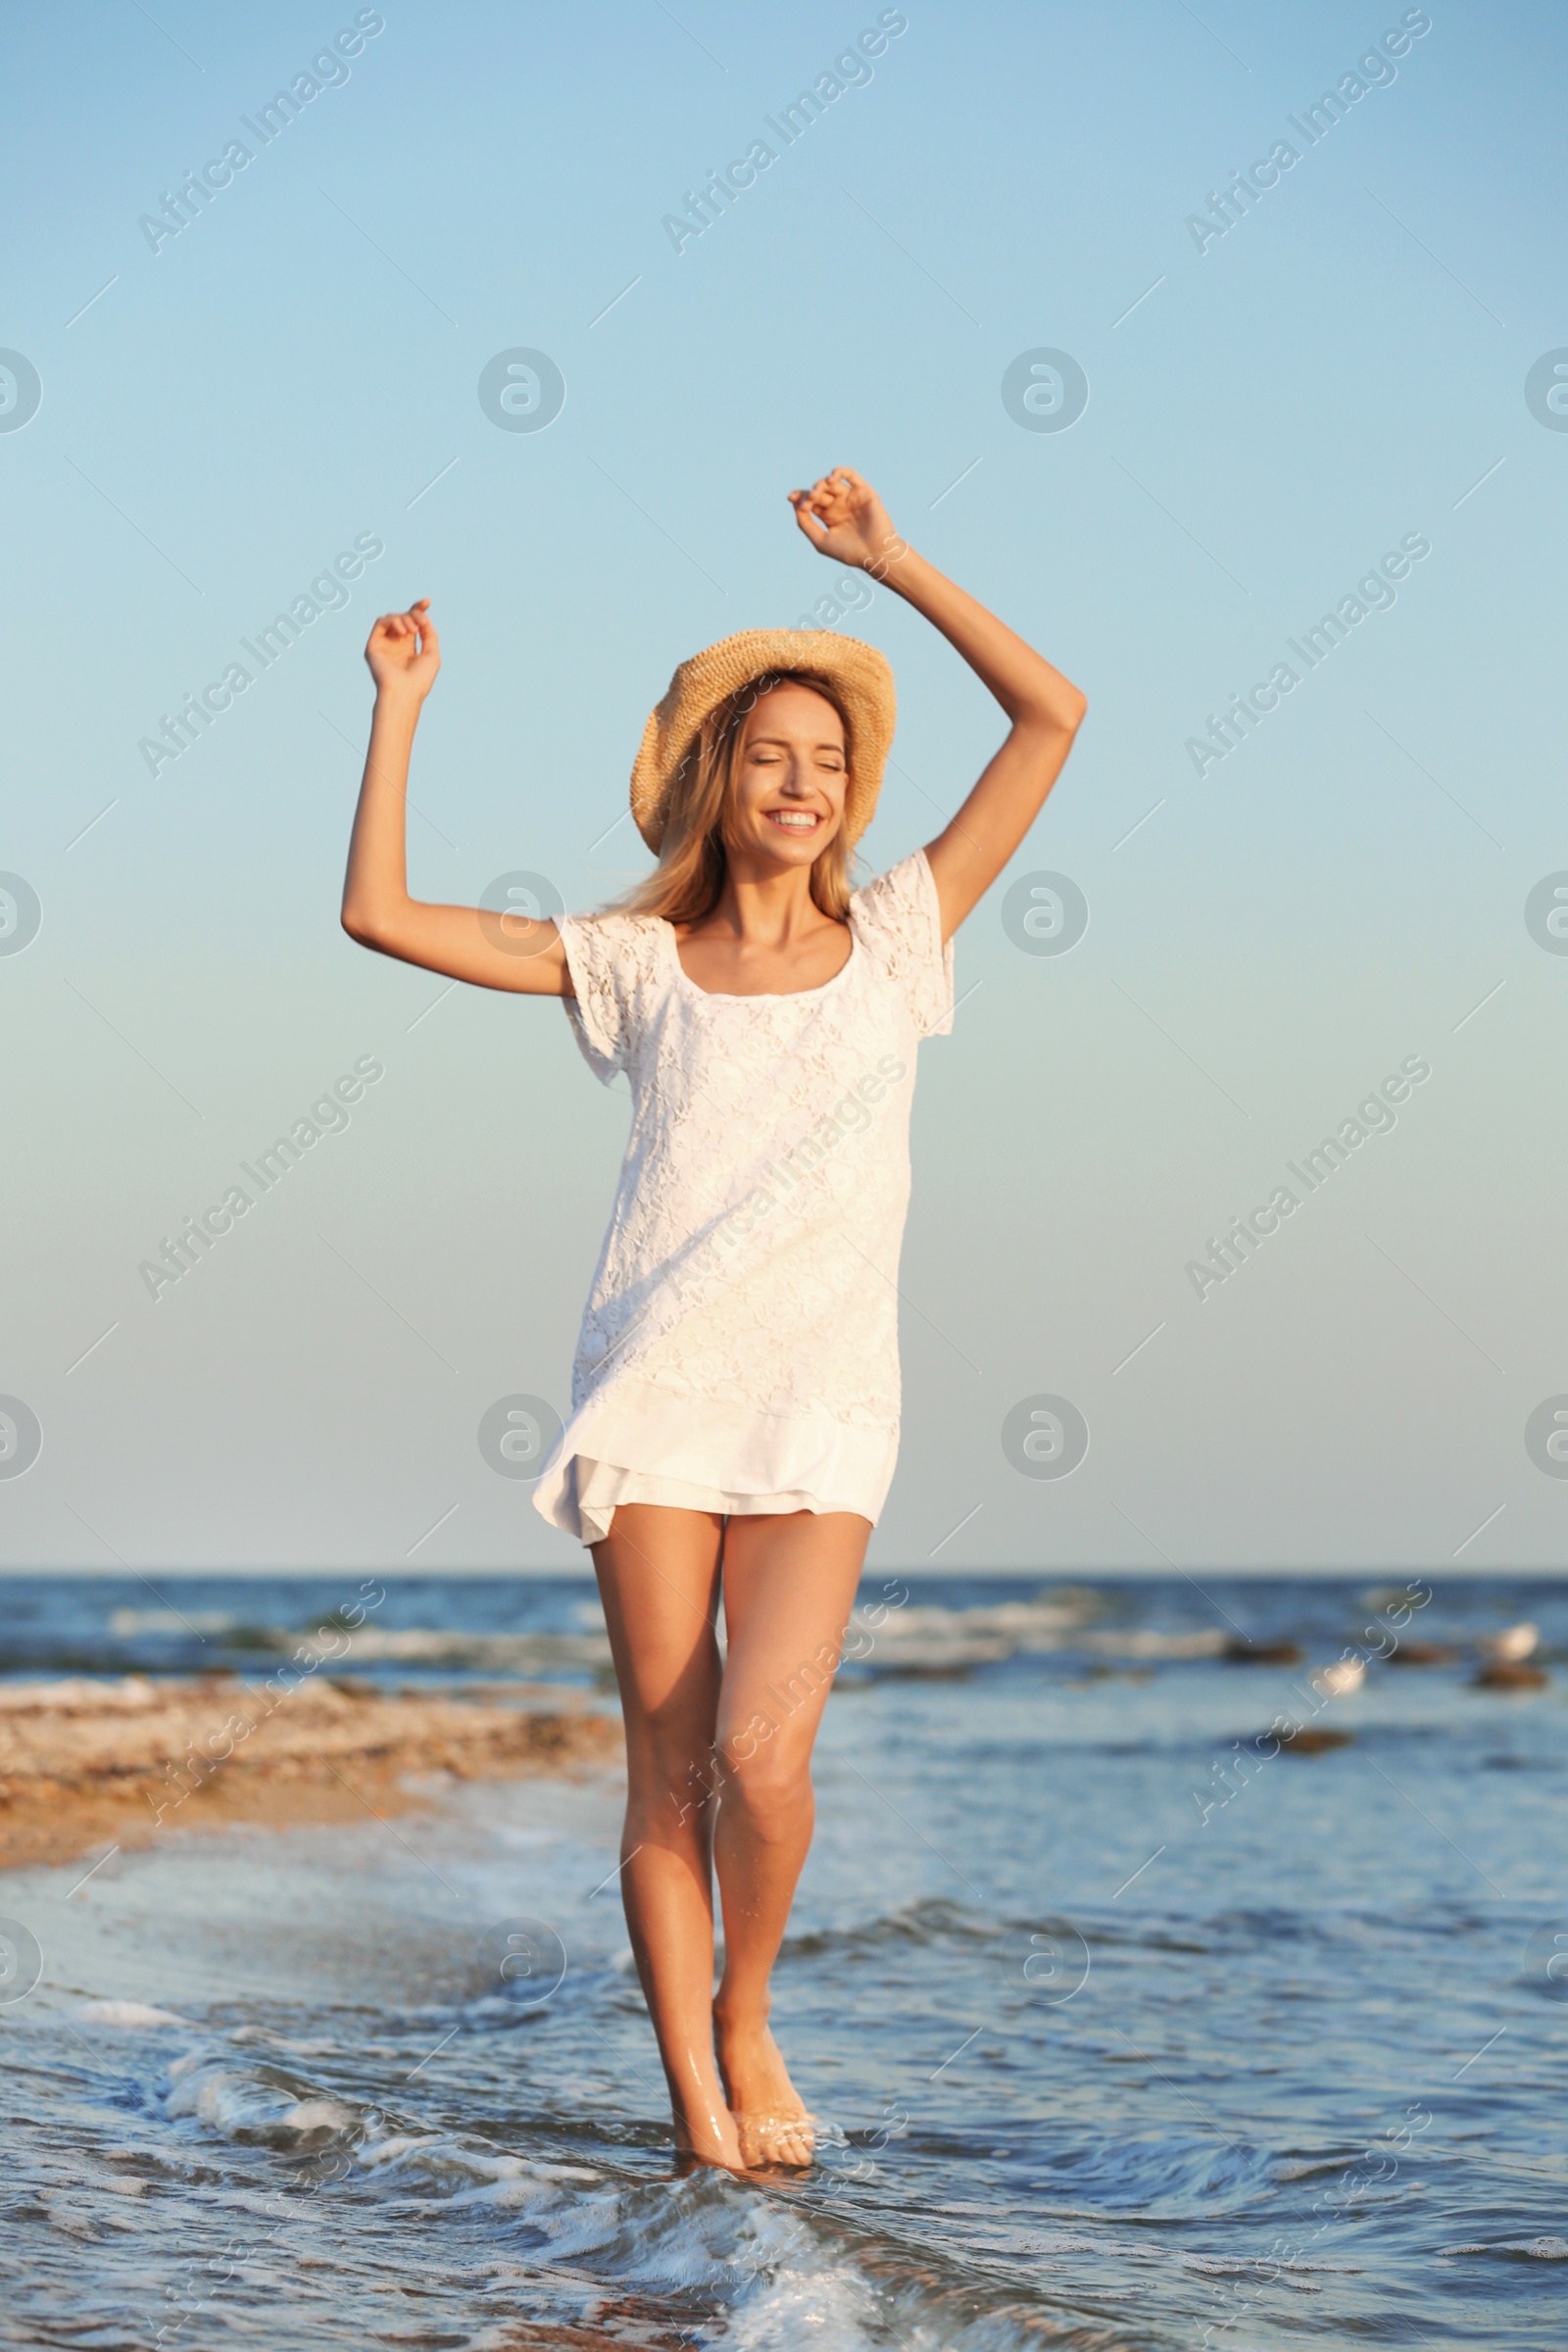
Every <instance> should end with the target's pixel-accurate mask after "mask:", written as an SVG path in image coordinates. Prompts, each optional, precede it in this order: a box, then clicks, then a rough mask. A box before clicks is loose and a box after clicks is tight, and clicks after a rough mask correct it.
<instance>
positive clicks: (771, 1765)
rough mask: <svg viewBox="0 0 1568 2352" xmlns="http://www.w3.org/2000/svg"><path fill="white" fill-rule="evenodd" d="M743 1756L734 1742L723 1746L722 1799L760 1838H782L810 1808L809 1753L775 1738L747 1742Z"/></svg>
mask: <svg viewBox="0 0 1568 2352" xmlns="http://www.w3.org/2000/svg"><path fill="white" fill-rule="evenodd" d="M741 1744H742V1746H743V1747H747V1748H748V1752H747V1753H745V1754H744V1755H737V1754H736V1753H735V1750H734V1743H731V1744H730V1745H728V1746H721V1747H720V1749H719V1756H720V1760H721V1769H722V1787H723V1799H724V1802H725V1804H726V1805H734V1806H736V1807H738V1808H739V1809H740V1810H741V1811H742V1812H743V1813H744V1814H745V1815H746V1817H747V1819H748V1821H749V1822H750V1824H751V1826H752V1828H753V1829H754V1831H755V1832H756V1833H757V1834H758V1835H759V1836H760V1837H764V1838H767V1837H782V1836H783V1835H785V1833H786V1832H787V1831H790V1830H792V1829H794V1828H795V1827H796V1826H797V1825H798V1823H799V1821H800V1818H801V1815H802V1813H803V1812H809V1809H810V1805H811V1801H812V1799H811V1768H810V1761H809V1756H808V1755H807V1754H805V1753H804V1752H802V1751H800V1750H798V1749H797V1748H796V1746H795V1745H794V1743H793V1742H786V1741H784V1740H780V1739H777V1738H774V1739H771V1740H761V1741H759V1742H758V1744H757V1745H756V1746H755V1747H749V1745H748V1743H747V1742H744V1741H743V1742H742V1743H741Z"/></svg>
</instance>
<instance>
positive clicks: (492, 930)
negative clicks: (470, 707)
mask: <svg viewBox="0 0 1568 2352" xmlns="http://www.w3.org/2000/svg"><path fill="white" fill-rule="evenodd" d="M429 603H430V600H429V598H428V597H420V599H419V601H418V603H417V605H412V606H411V607H410V608H409V610H408V612H407V613H383V614H382V615H381V617H380V619H379V620H378V621H377V622H376V624H375V626H374V628H373V629H372V630H371V631H370V642H369V644H368V646H367V647H366V649H365V659H366V661H367V662H368V663H369V665H370V675H371V676H372V677H373V678H374V680H375V711H374V714H373V716H372V718H371V720H370V748H369V750H368V753H367V754H366V758H365V780H364V782H363V783H362V784H361V786H360V805H359V809H357V811H356V813H355V818H354V833H353V838H352V839H351V841H350V843H349V864H348V872H347V874H346V875H345V876H344V880H343V928H344V930H345V931H346V932H347V933H348V935H349V937H350V938H351V939H357V940H358V941H359V943H360V945H361V947H364V948H374V949H375V951H376V952H377V954H378V955H381V956H397V957H398V959H399V960H400V961H401V962H403V963H418V964H423V966H424V967H425V969H426V970H427V971H432V972H445V973H446V974H447V976H448V977H449V978H450V979H453V980H468V981H472V982H473V983H474V985H475V986H476V987H479V988H506V989H512V990H514V991H515V993H516V994H518V995H520V996H529V997H565V996H570V995H571V994H572V988H571V979H570V975H569V974H568V972H567V969H566V956H565V951H564V948H563V947H562V944H561V934H560V932H559V931H558V930H557V929H556V926H555V924H554V923H552V922H549V921H544V922H530V921H529V920H527V919H526V918H525V917H524V916H522V915H517V914H488V913H481V911H480V909H479V908H478V907H434V906H431V905H429V904H428V903H427V902H425V901H424V900H421V899H411V898H410V896H409V881H408V855H407V849H406V846H405V845H406V836H407V830H408V800H407V796H408V787H409V759H410V755H411V754H412V752H413V750H414V732H415V729H416V728H417V725H418V723H419V712H420V711H421V710H422V709H423V707H424V698H425V696H426V695H427V694H428V693H429V691H430V689H431V687H432V686H433V685H434V684H435V680H436V672H437V671H438V670H439V669H440V667H441V648H440V644H439V641H438V640H437V637H436V633H435V630H434V629H433V628H432V627H431V625H430V616H429Z"/></svg>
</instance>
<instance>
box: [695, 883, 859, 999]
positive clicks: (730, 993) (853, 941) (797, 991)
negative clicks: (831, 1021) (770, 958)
mask: <svg viewBox="0 0 1568 2352" xmlns="http://www.w3.org/2000/svg"><path fill="white" fill-rule="evenodd" d="M658 920H659V927H660V929H661V930H662V933H663V935H664V938H665V940H666V941H667V943H668V949H669V958H670V961H671V962H672V963H673V965H674V967H675V979H676V982H677V984H678V985H679V986H681V987H684V988H686V989H689V990H690V992H691V994H692V995H693V996H694V997H706V998H707V999H708V1001H709V1003H710V1004H713V1005H794V1004H798V1003H801V1002H803V1001H806V1000H809V999H810V998H812V997H825V996H826V995H827V994H828V992H829V990H830V989H835V988H837V987H838V986H839V984H840V982H841V981H842V980H843V978H844V976H845V974H846V973H847V972H848V971H849V969H850V967H851V965H852V964H853V963H855V961H856V960H857V958H858V956H859V955H860V954H861V948H860V942H859V938H858V934H857V932H856V928H855V909H854V907H851V909H850V916H849V921H848V923H847V925H846V928H847V930H848V931H849V934H850V952H849V954H848V955H847V956H845V958H844V961H843V962H842V963H841V964H840V965H839V968H838V970H837V971H836V972H834V973H833V974H832V976H831V977H830V978H829V979H826V980H823V981H821V982H819V984H818V985H817V986H816V987H815V988H760V989H753V990H751V991H750V992H749V993H748V994H746V995H737V994H736V993H735V991H734V990H733V989H723V988H704V987H703V986H702V985H701V983H700V982H698V981H696V980H694V979H693V978H692V976H691V974H690V972H689V971H688V970H687V969H686V966H685V965H684V964H683V963H682V961H681V959H680V942H679V940H678V939H677V938H676V937H675V926H674V924H673V923H672V922H670V921H669V920H668V919H667V918H666V917H665V916H663V915H661V916H660V917H659V918H658Z"/></svg>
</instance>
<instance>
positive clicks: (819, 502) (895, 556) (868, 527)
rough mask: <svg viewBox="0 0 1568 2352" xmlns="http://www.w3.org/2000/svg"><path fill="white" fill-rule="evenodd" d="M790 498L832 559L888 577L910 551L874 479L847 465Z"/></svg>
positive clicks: (815, 543) (814, 542)
mask: <svg viewBox="0 0 1568 2352" xmlns="http://www.w3.org/2000/svg"><path fill="white" fill-rule="evenodd" d="M789 500H790V505H791V506H792V507H793V508H794V509H795V519H796V521H797V522H798V523H799V524H800V527H801V529H802V530H803V531H804V532H805V533H806V536H807V537H808V539H809V541H810V542H811V545H812V546H813V547H814V548H815V549H816V552H817V554H818V555H819V556H826V557H827V558H828V560H829V561H830V562H831V563H834V564H853V565H854V566H855V568H856V569H857V570H858V571H868V572H870V573H871V574H872V576H873V578H876V579H885V578H886V576H887V572H888V567H889V566H890V564H896V563H897V562H898V560H899V558H900V557H901V556H902V555H904V554H905V553H906V552H907V551H906V547H905V542H904V541H903V540H902V539H901V538H900V537H899V534H898V532H897V531H896V530H895V529H894V528H893V524H892V522H891V521H890V520H889V517H888V511H887V509H886V507H885V506H884V505H883V504H882V501H881V500H880V499H879V498H878V496H877V494H876V492H875V491H874V490H873V489H872V487H871V485H870V483H869V482H868V481H866V480H865V479H864V478H863V477H862V476H861V475H860V474H858V473H856V472H854V471H852V469H851V468H850V467H849V466H835V467H834V469H833V471H832V472H831V473H824V474H823V476H822V478H821V480H820V481H819V482H813V483H812V485H811V487H810V489H809V490H792V491H791V492H790V494H789Z"/></svg>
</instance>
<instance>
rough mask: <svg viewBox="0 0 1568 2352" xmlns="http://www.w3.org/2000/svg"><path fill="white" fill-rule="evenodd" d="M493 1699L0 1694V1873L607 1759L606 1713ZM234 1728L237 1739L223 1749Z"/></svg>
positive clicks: (134, 1690) (516, 1696) (348, 1817)
mask: <svg viewBox="0 0 1568 2352" xmlns="http://www.w3.org/2000/svg"><path fill="white" fill-rule="evenodd" d="M494 1688H495V1687H494V1686H493V1685H492V1686H489V1688H488V1690H487V1693H486V1695H485V1696H484V1697H479V1696H475V1697H473V1698H466V1697H464V1698H453V1697H448V1696H439V1697H438V1696H425V1695H423V1694H422V1693H419V1692H412V1691H398V1692H389V1693H384V1692H382V1691H377V1690H376V1689H374V1688H373V1687H372V1686H371V1685H369V1684H366V1683H359V1682H355V1681H353V1680H350V1679H348V1678H342V1679H339V1680H337V1681H332V1682H328V1681H320V1682H315V1683H312V1684H310V1685H308V1686H303V1687H301V1688H299V1689H298V1690H296V1691H293V1692H292V1693H291V1694H290V1696H289V1697H288V1698H287V1700H286V1701H285V1703H283V1704H282V1705H280V1706H278V1707H276V1708H275V1709H274V1711H273V1712H272V1713H271V1714H270V1715H268V1714H267V1713H266V1711H265V1708H264V1707H263V1705H262V1703H261V1702H260V1701H259V1700H258V1699H257V1698H256V1696H255V1694H254V1693H253V1692H252V1691H251V1690H250V1687H249V1685H248V1684H247V1683H245V1682H244V1681H243V1679H242V1678H241V1677H240V1676H238V1675H236V1674H216V1675H204V1676H201V1677H198V1678H191V1677H174V1678H168V1679H162V1680H158V1681H154V1680H152V1679H151V1678H149V1677H146V1676H142V1675H126V1676H124V1677H123V1678H121V1679H120V1680H119V1681H118V1682H103V1683H99V1682H89V1681H87V1680H85V1679H77V1678H72V1679H70V1680H67V1681H55V1682H37V1683H12V1684H3V1685H0V1870H14V1869H21V1868H24V1867H25V1866H26V1865H28V1864H42V1865H51V1864H59V1863H66V1862H73V1861H79V1860H83V1859H85V1858H87V1857H89V1856H91V1855H93V1854H94V1853H95V1852H96V1851H97V1850H98V1849H99V1848H103V1849H105V1851H104V1853H103V1856H102V1858H103V1859H104V1860H107V1859H108V1857H109V1853H110V1852H113V1851H114V1850H116V1849H120V1850H125V1851H128V1850H131V1849H133V1848H137V1847H145V1846H148V1845H154V1844H160V1843H162V1842H163V1840H164V1839H165V1838H168V1837H169V1836H171V1835H173V1834H175V1833H177V1832H183V1831H190V1830H195V1831H202V1832H207V1833H212V1832H215V1831H221V1830H224V1829H229V1828H233V1827H236V1826H238V1825H239V1824H241V1823H248V1824H251V1825H253V1826H257V1827H263V1828H269V1829H284V1828H297V1827H301V1826H305V1825H310V1824H316V1823H323V1824H324V1823H342V1822H347V1821H363V1820H364V1819H366V1818H367V1816H369V1817H370V1818H372V1819H377V1820H380V1819H385V1818H386V1817H387V1816H389V1815H392V1814H402V1813H408V1812H410V1811H413V1810H415V1809H417V1808H418V1807H419V1806H427V1805H429V1804H430V1803H431V1802H432V1799H433V1798H434V1797H435V1796H436V1795H437V1794H438V1792H439V1786H440V1780H441V1779H445V1780H446V1781H447V1782H449V1783H450V1782H454V1781H469V1780H513V1779H523V1778H527V1777H531V1776H533V1775H536V1774H540V1773H557V1772H563V1771H568V1770H570V1769H572V1768H573V1767H577V1766H583V1765H594V1764H607V1763H612V1762H615V1761H617V1760H618V1759H619V1757H620V1755H621V1754H622V1751H623V1743H622V1737H621V1728H620V1722H619V1718H618V1716H615V1715H613V1714H605V1713H601V1712H600V1711H599V1710H597V1709H596V1708H593V1707H591V1706H589V1705H586V1704H584V1703H582V1702H581V1701H580V1700H579V1699H577V1698H576V1697H575V1696H574V1695H573V1694H570V1693H566V1692H563V1691H561V1690H560V1689H559V1688H546V1687H542V1686H540V1685H538V1684H532V1685H529V1684H518V1685H516V1686H515V1690H511V1689H509V1691H508V1701H507V1703H501V1704H498V1703H497V1702H496V1699H495V1696H494ZM540 1701H545V1702H547V1703H546V1704H544V1705H541V1704H540V1703H539V1702H540ZM236 1724H245V1725H248V1726H249V1728H248V1729H247V1730H245V1731H243V1732H241V1733H239V1734H238V1736H237V1737H236V1734H235V1731H234V1727H235V1725H236ZM225 1743H226V1745H225ZM414 1776H420V1777H421V1778H422V1779H424V1781H425V1786H423V1787H418V1786H416V1785H414ZM432 1780H434V1782H435V1786H433V1787H432V1786H431V1782H432Z"/></svg>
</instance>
